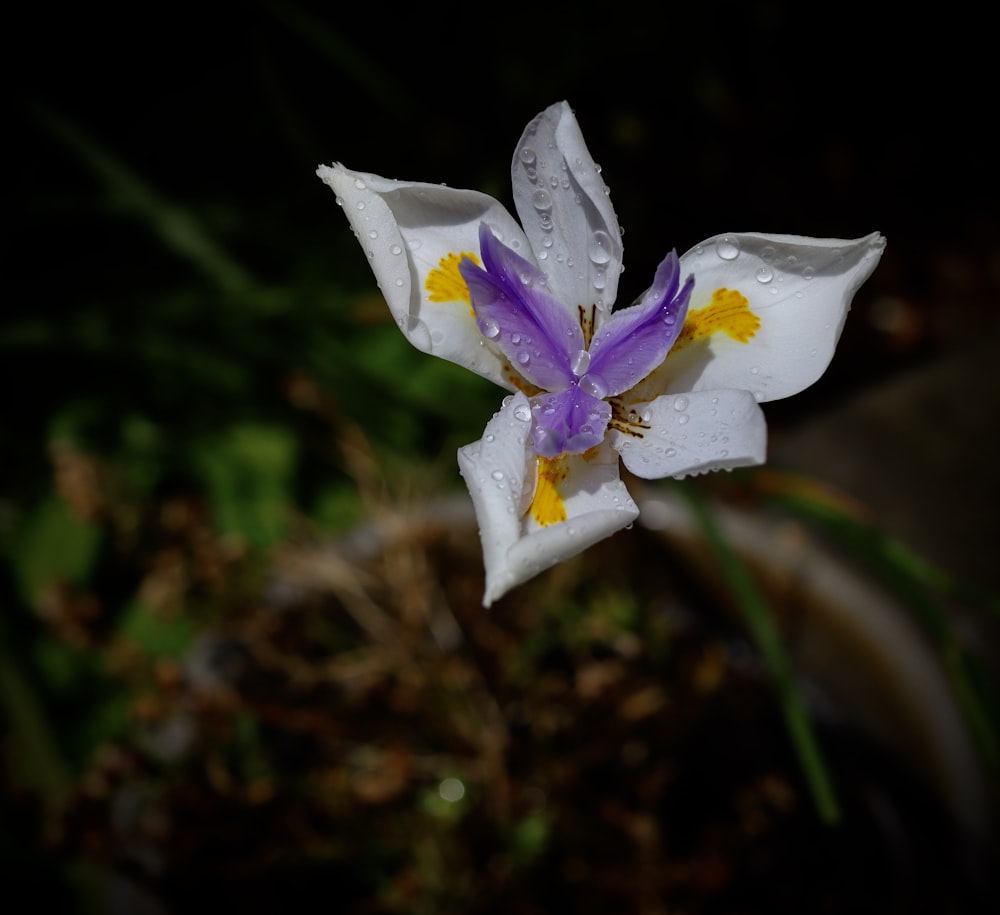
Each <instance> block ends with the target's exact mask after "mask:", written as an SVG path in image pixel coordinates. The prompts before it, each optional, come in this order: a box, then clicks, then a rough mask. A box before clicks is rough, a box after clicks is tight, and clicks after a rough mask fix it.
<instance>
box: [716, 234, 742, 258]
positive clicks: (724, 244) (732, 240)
mask: <svg viewBox="0 0 1000 915" xmlns="http://www.w3.org/2000/svg"><path fill="white" fill-rule="evenodd" d="M715 253H716V254H718V255H719V257H721V258H722V259H723V260H724V261H734V260H736V258H737V257H739V256H740V241H739V239H738V238H736V236H735V235H723V236H722V238H720V239H719V240H718V241H717V242H716V243H715Z"/></svg>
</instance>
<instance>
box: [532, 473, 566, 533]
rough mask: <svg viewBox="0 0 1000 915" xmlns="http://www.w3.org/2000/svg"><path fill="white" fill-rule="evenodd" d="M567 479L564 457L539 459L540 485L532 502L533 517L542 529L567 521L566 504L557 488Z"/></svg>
mask: <svg viewBox="0 0 1000 915" xmlns="http://www.w3.org/2000/svg"><path fill="white" fill-rule="evenodd" d="M565 479H566V466H565V461H564V460H563V458H562V457H556V458H544V457H540V458H538V484H537V485H536V486H535V497H534V498H533V499H532V500H531V515H532V517H533V518H534V519H535V520H536V521H537V522H538V523H539V524H540V525H541V526H542V527H548V526H549V525H550V524H556V523H558V522H559V521H565V520H566V503H565V502H563V497H562V496H561V495H560V493H559V490H558V488H557V487H558V484H559V483H561V482H562V481H563V480H565Z"/></svg>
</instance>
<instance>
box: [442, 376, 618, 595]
mask: <svg viewBox="0 0 1000 915" xmlns="http://www.w3.org/2000/svg"><path fill="white" fill-rule="evenodd" d="M521 416H529V417H530V409H529V405H528V400H527V398H526V397H525V396H524V395H523V394H520V393H518V394H515V395H513V396H512V397H510V398H507V400H506V401H505V403H504V406H503V408H502V409H501V410H500V412H499V413H497V414H496V415H495V416H494V417H493V419H492V420H490V422H489V423H488V424H487V426H486V429H485V431H484V434H483V437H482V439H480V440H479V441H478V442H474V443H473V444H471V445H466V446H465V447H464V448H460V449H459V452H458V463H459V467H460V468H461V471H462V476H463V477H464V478H465V482H466V485H467V486H468V487H469V493H470V494H471V496H472V501H473V505H474V506H475V509H476V519H477V520H478V522H479V534H480V539H481V540H482V544H483V560H484V564H485V566H486V593H485V595H484V597H483V604H484V606H487V607H488V606H490V604H492V603H493V601H495V600H497V599H498V598H500V597H502V596H503V595H504V594H506V593H507V592H508V591H509V590H510V589H511V588H513V587H515V586H517V585H519V584H521V583H523V582H525V581H527V580H528V579H529V578H532V577H533V576H535V575H537V574H538V573H539V572H542V571H544V570H545V569H547V568H549V567H550V566H553V565H555V564H556V563H557V562H561V561H562V560H564V559H568V558H569V557H570V556H574V555H576V554H577V553H579V552H581V551H582V550H585V549H586V548H587V547H589V546H591V545H592V544H594V543H596V542H597V541H599V540H603V539H604V538H605V537H608V536H610V535H611V534H613V533H615V532H616V531H618V530H621V529H622V528H623V527H627V526H628V525H629V524H631V523H632V522H633V521H634V520H635V519H636V517H638V509H637V508H636V505H635V503H634V502H633V501H632V498H631V497H630V496H629V494H628V492H627V491H626V489H625V486H624V484H623V483H622V482H621V480H620V479H619V477H618V455H617V454H615V453H614V452H613V451H612V450H611V449H610V448H609V447H607V445H604V446H602V447H601V448H598V449H594V450H593V451H592V452H589V453H588V454H587V455H586V456H583V455H571V456H567V457H564V458H563V459H562V460H565V461H566V462H567V463H566V470H567V476H566V478H565V479H564V480H563V481H561V483H560V484H559V491H560V493H561V495H562V496H563V505H564V507H565V511H566V520H565V521H561V522H557V523H554V524H549V525H548V526H545V527H543V526H541V525H539V524H538V522H537V521H536V520H535V519H534V518H533V516H532V514H531V513H530V512H529V511H528V509H529V506H530V504H531V500H532V496H533V495H534V492H535V484H536V477H537V474H536V460H537V459H536V457H535V454H534V449H533V448H532V445H531V440H530V422H529V421H527V420H524V419H520V418H519V417H521Z"/></svg>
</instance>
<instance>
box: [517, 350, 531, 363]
mask: <svg viewBox="0 0 1000 915" xmlns="http://www.w3.org/2000/svg"><path fill="white" fill-rule="evenodd" d="M517 361H518V362H520V363H521V365H527V364H528V363H529V362H530V361H531V356H530V354H528V353H526V352H525V351H524V350H521V352H519V353H518V354H517Z"/></svg>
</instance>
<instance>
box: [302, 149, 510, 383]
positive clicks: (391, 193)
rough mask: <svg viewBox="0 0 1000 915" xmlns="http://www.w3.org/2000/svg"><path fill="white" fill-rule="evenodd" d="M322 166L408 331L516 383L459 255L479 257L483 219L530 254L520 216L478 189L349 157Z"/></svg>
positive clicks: (422, 345)
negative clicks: (400, 175)
mask: <svg viewBox="0 0 1000 915" xmlns="http://www.w3.org/2000/svg"><path fill="white" fill-rule="evenodd" d="M317 174H318V175H319V177H320V178H322V180H323V181H324V182H325V183H326V184H327V185H329V186H330V188H331V189H332V190H333V192H334V193H335V194H336V195H337V200H338V201H339V202H340V204H341V205H342V206H343V208H344V212H345V214H346V215H347V218H348V220H349V221H350V224H351V227H352V228H353V229H354V233H355V235H356V236H357V238H358V240H359V241H360V242H361V244H362V246H363V247H364V249H365V251H366V252H367V254H368V259H369V261H370V263H371V267H372V270H373V271H374V273H375V278H376V280H377V281H378V285H379V288H380V289H381V291H382V295H383V296H385V300H386V302H387V303H388V305H389V309H390V311H391V312H392V316H393V318H394V319H395V320H396V323H397V324H398V325H399V327H400V329H401V330H402V331H403V333H404V334H405V335H406V337H407V339H408V340H409V341H410V342H411V343H412V344H413V345H414V346H416V347H417V349H420V350H423V351H424V352H427V353H432V354H434V355H435V356H440V357H441V358H443V359H447V360H449V361H450V362H456V363H458V364H459V365H462V366H465V367H466V368H468V369H471V370H472V371H474V372H476V373H477V374H478V375H482V376H484V377H486V378H489V379H490V380H491V381H494V382H496V383H497V384H499V385H502V386H503V387H506V388H508V389H511V390H512V389H513V388H514V385H513V384H512V383H511V380H510V369H509V366H508V363H507V359H506V357H505V356H504V355H503V354H502V353H501V352H499V351H498V350H496V349H494V348H492V347H489V346H487V345H486V344H485V341H484V339H483V336H482V334H481V333H480V331H479V327H478V326H477V324H476V320H475V315H474V314H473V311H472V305H471V302H470V300H469V293H468V289H467V288H466V286H465V283H464V281H463V280H462V277H461V275H460V274H459V272H458V263H459V261H460V259H461V256H462V254H464V253H471V254H473V255H475V256H476V257H477V258H478V256H479V227H480V225H481V224H482V223H483V221H486V222H488V223H489V224H490V225H492V226H493V227H494V229H495V231H497V232H499V233H501V234H502V236H503V239H504V240H505V243H506V244H508V245H510V246H512V247H515V248H517V249H519V250H520V251H521V252H522V253H523V254H525V255H527V256H529V257H530V248H529V246H528V243H527V239H526V238H525V236H524V233H523V232H522V231H521V228H520V226H518V224H517V222H516V220H515V219H514V218H513V217H512V216H511V215H510V214H509V213H508V212H507V211H506V210H505V209H504V208H503V206H502V205H501V204H500V203H498V202H497V201H496V200H494V199H493V198H492V197H489V196H487V195H486V194H480V193H478V192H477V191H465V190H456V189H454V188H447V187H442V186H441V185H437V184H421V183H416V182H405V181H390V180H388V179H386V178H380V177H379V176H378V175H370V174H366V173H363V172H354V171H351V170H349V169H346V168H344V167H343V166H341V165H333V166H321V167H320V168H319V169H318V170H317Z"/></svg>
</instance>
